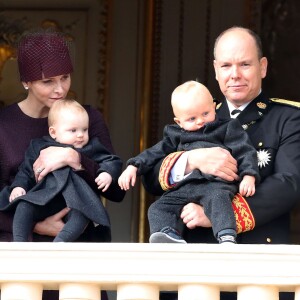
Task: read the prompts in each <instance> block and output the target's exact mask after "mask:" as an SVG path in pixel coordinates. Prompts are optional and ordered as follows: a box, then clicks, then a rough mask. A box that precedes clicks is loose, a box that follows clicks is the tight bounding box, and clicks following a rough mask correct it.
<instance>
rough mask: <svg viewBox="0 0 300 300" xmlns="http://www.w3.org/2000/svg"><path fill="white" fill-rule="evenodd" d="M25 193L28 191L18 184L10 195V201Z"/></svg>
mask: <svg viewBox="0 0 300 300" xmlns="http://www.w3.org/2000/svg"><path fill="white" fill-rule="evenodd" d="M25 194H26V191H25V190H24V189H23V188H21V187H19V186H17V187H15V188H14V189H13V190H12V191H11V193H10V196H9V202H13V201H14V200H15V199H16V198H17V197H19V196H23V195H25Z"/></svg>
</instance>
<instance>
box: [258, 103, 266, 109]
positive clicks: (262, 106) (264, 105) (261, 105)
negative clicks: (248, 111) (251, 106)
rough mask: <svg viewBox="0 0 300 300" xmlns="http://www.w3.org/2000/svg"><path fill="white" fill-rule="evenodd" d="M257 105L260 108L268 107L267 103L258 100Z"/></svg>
mask: <svg viewBox="0 0 300 300" xmlns="http://www.w3.org/2000/svg"><path fill="white" fill-rule="evenodd" d="M256 105H257V107H258V108H260V109H266V108H267V104H266V103H263V102H257V104H256Z"/></svg>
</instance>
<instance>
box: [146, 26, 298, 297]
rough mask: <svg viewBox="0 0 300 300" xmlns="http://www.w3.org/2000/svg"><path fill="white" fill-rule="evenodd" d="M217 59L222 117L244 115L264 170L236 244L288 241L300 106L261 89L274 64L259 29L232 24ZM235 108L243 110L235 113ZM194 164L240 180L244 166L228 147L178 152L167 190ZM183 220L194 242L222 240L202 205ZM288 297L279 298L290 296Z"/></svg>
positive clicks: (166, 174)
mask: <svg viewBox="0 0 300 300" xmlns="http://www.w3.org/2000/svg"><path fill="white" fill-rule="evenodd" d="M214 57H215V60H214V68H215V73H216V79H217V81H218V83H219V86H220V89H221V91H222V93H223V94H224V96H225V100H224V101H223V102H222V103H220V104H219V106H218V111H217V113H218V116H219V117H220V119H228V118H230V117H236V118H238V120H239V121H240V123H241V125H242V126H243V128H244V129H245V130H246V132H247V133H248V135H249V137H250V139H251V141H252V143H253V145H254V147H255V148H256V149H257V154H258V164H259V169H260V175H261V183H260V185H259V186H258V187H257V189H256V193H255V195H253V196H252V197H247V199H246V198H245V197H242V196H241V195H239V194H237V195H236V197H235V198H234V200H233V202H232V206H233V209H234V212H235V215H236V219H237V230H238V233H240V234H239V235H238V239H237V242H238V243H245V244H246V243H251V244H255V243H257V244H261V243H266V244H269V243H272V244H282V243H284V244H287V243H289V242H290V239H289V235H290V231H289V224H290V211H291V209H292V208H293V207H294V206H295V204H296V203H297V201H299V200H300V188H299V187H300V151H299V149H300V110H299V103H297V102H293V101H285V100H279V99H269V98H268V97H267V96H266V95H264V94H263V93H262V79H263V78H264V77H265V76H266V73H267V64H268V62H267V58H266V57H263V54H262V48H261V41H260V39H259V37H258V36H257V35H256V34H255V33H254V32H252V31H250V30H248V29H245V28H241V27H233V28H229V29H227V30H226V31H224V32H223V33H221V35H220V36H219V37H218V38H217V40H216V42H215V48H214ZM236 109H239V110H240V112H237V113H236V114H235V112H236ZM232 113H233V114H232ZM182 166H183V167H182ZM159 167H160V165H159V166H157V169H156V170H158V168H159ZM193 169H199V170H200V171H201V172H203V173H208V174H212V175H215V176H219V177H222V178H224V179H226V180H233V179H236V172H237V165H236V162H235V160H234V159H232V157H231V155H230V154H229V153H228V152H226V151H224V150H222V149H219V148H215V149H210V150H209V151H208V150H207V149H200V150H198V149H197V150H192V151H189V152H185V153H184V154H182V153H178V154H177V155H176V154H174V153H173V154H170V155H169V156H168V157H167V158H165V160H164V161H163V163H162V168H161V171H160V185H161V187H162V188H163V189H165V190H166V189H168V188H169V187H171V186H172V185H173V184H176V182H174V181H173V178H179V180H180V178H182V177H183V175H184V174H188V173H190V172H191V171H192V170H193ZM157 172H158V171H157ZM151 176H156V178H158V175H157V173H156V174H155V172H153V173H152V174H150V173H149V174H148V177H145V178H144V185H145V187H146V189H147V190H148V191H150V192H152V193H155V194H158V193H159V190H158V189H156V188H155V187H154V186H153V185H152V186H150V184H151V183H152V184H153V181H149V180H153V178H154V177H153V178H150V177H151ZM149 178H150V179H149ZM181 218H182V220H183V222H184V223H185V224H186V227H187V230H186V235H185V239H186V240H187V241H189V242H198V243H201V242H203V243H206V242H215V241H214V240H213V235H212V233H211V228H210V227H211V224H210V221H209V220H208V218H207V217H206V216H205V214H204V212H203V209H202V207H201V206H199V205H196V204H194V203H190V204H188V205H186V206H185V207H184V208H183V210H182V214H181ZM191 229H192V230H191ZM282 296H283V295H281V297H280V299H288V298H282ZM285 296H286V295H285ZM221 299H223V297H222V298H221ZM291 299H293V298H291Z"/></svg>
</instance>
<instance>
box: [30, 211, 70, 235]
mask: <svg viewBox="0 0 300 300" xmlns="http://www.w3.org/2000/svg"><path fill="white" fill-rule="evenodd" d="M69 211H70V209H69V208H68V207H66V208H64V209H62V210H61V211H60V212H58V213H56V214H55V215H53V216H50V217H48V218H46V219H45V220H44V221H41V222H38V223H37V224H36V225H35V227H34V230H33V231H34V232H35V233H37V234H40V235H47V236H53V237H55V236H57V235H58V233H59V232H60V231H61V230H62V228H63V227H64V225H65V223H64V221H63V218H64V217H65V216H66V215H67V214H68V212H69Z"/></svg>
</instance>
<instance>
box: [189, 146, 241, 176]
mask: <svg viewBox="0 0 300 300" xmlns="http://www.w3.org/2000/svg"><path fill="white" fill-rule="evenodd" d="M195 169H198V170H200V171H201V172H202V173H205V174H210V175H213V176H217V177H220V178H222V179H224V180H227V181H233V180H238V175H237V171H238V168H237V161H236V160H235V159H234V158H233V157H232V156H231V154H230V153H229V151H227V150H225V149H223V148H220V147H213V148H203V149H194V150H190V151H189V156H188V161H187V167H186V172H185V173H186V174H188V173H190V172H192V171H193V170H195Z"/></svg>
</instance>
